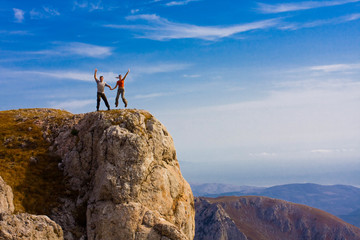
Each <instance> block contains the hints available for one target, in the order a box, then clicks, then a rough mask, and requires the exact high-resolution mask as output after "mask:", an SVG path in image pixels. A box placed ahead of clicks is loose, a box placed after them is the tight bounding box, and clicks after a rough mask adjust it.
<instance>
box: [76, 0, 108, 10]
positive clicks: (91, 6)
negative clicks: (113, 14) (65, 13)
mask: <svg viewBox="0 0 360 240" xmlns="http://www.w3.org/2000/svg"><path fill="white" fill-rule="evenodd" d="M77 8H82V9H88V10H89V11H90V12H92V11H95V10H103V9H104V6H103V3H102V0H97V1H86V0H85V1H75V2H74V6H73V10H75V9H77Z"/></svg>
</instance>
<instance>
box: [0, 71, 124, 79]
mask: <svg viewBox="0 0 360 240" xmlns="http://www.w3.org/2000/svg"><path fill="white" fill-rule="evenodd" d="M0 70H1V72H2V74H3V76H5V77H6V78H21V77H24V76H27V79H28V80H31V79H37V78H39V77H40V76H42V77H44V78H56V79H68V80H76V81H87V82H93V81H94V69H91V70H89V71H87V72H85V71H83V72H81V71H76V70H71V69H70V70H68V69H64V70H61V71H50V70H10V69H1V68H0ZM99 76H104V78H105V81H106V82H109V83H114V82H116V79H115V76H117V74H116V73H114V72H101V71H99V72H98V77H99Z"/></svg>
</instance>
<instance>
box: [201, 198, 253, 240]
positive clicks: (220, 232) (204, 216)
mask: <svg viewBox="0 0 360 240" xmlns="http://www.w3.org/2000/svg"><path fill="white" fill-rule="evenodd" d="M195 207H196V208H195V210H196V217H195V219H196V235H195V239H199V240H200V239H205V240H219V239H224V240H225V239H237V240H248V239H247V238H246V236H245V235H244V234H243V233H242V232H240V230H239V229H238V228H237V226H236V224H235V222H234V221H233V220H232V219H231V218H230V216H229V215H228V214H227V213H226V212H225V210H224V209H223V208H222V206H221V205H219V204H211V203H210V202H208V201H206V200H203V199H199V198H196V199H195Z"/></svg>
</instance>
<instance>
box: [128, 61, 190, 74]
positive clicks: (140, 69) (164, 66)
mask: <svg viewBox="0 0 360 240" xmlns="http://www.w3.org/2000/svg"><path fill="white" fill-rule="evenodd" d="M189 66H191V64H188V63H158V64H153V65H142V66H135V67H133V68H134V70H135V71H136V73H137V74H155V73H166V72H175V71H180V70H183V69H186V68H188V67H189Z"/></svg>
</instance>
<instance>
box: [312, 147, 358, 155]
mask: <svg viewBox="0 0 360 240" xmlns="http://www.w3.org/2000/svg"><path fill="white" fill-rule="evenodd" d="M353 151H354V149H346V148H341V149H314V150H311V151H310V152H311V153H316V154H333V153H346V152H353Z"/></svg>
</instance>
